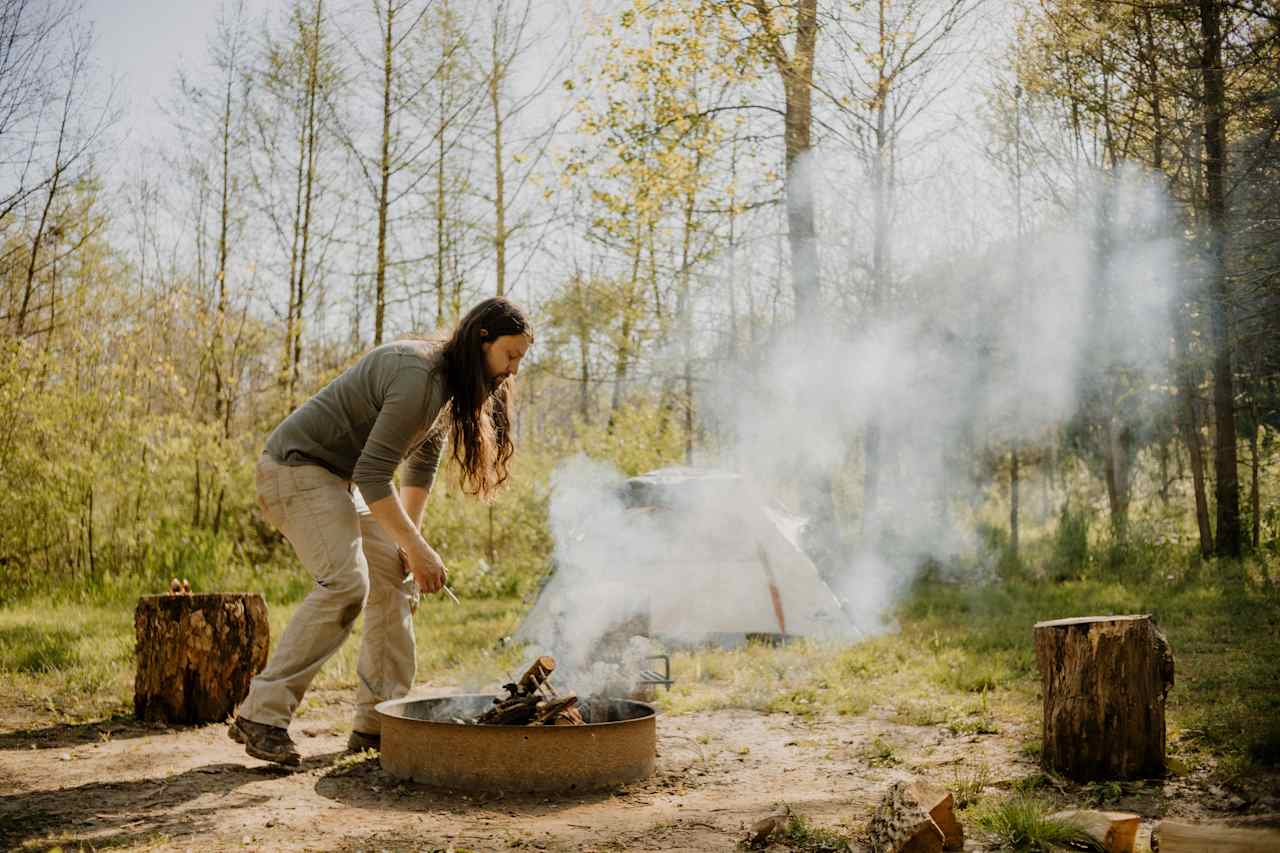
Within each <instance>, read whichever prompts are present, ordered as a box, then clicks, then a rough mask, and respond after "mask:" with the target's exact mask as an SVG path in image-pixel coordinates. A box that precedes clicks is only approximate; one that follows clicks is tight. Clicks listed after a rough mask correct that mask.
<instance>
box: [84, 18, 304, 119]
mask: <svg viewBox="0 0 1280 853" xmlns="http://www.w3.org/2000/svg"><path fill="white" fill-rule="evenodd" d="M285 2H286V0H245V9H246V11H247V12H248V15H249V18H250V20H260V19H261V18H262V16H263V14H264V13H266V12H268V11H271V10H274V9H275V8H277V7H281V6H283V5H285ZM221 5H222V4H221V3H220V2H218V0H84V18H85V20H87V21H91V22H92V23H93V28H94V36H95V41H96V44H95V54H96V56H97V58H98V62H99V63H100V66H101V69H102V71H103V72H105V73H106V74H108V75H111V76H113V77H115V78H116V79H117V80H118V87H119V88H118V90H117V91H118V97H119V101H120V106H121V108H123V110H124V116H123V121H122V122H121V124H120V126H121V128H123V129H124V132H125V134H126V135H127V139H128V141H130V142H133V143H135V144H145V143H148V142H150V141H151V140H152V139H153V138H155V137H156V136H157V135H163V134H164V133H165V132H166V130H167V124H168V122H167V120H166V119H165V116H164V114H163V112H162V111H161V110H160V109H159V108H158V106H157V101H159V100H162V99H163V98H164V97H166V95H167V94H168V93H169V92H170V91H172V88H173V83H174V77H175V75H176V74H177V71H178V68H179V67H180V66H181V65H182V64H184V63H187V64H192V65H196V66H200V65H203V64H204V63H205V61H206V57H207V55H208V39H209V36H210V35H211V34H212V33H213V31H214V26H215V23H216V21H217V14H218V10H219V9H220V8H221Z"/></svg>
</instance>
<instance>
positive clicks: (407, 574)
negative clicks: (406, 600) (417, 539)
mask: <svg viewBox="0 0 1280 853" xmlns="http://www.w3.org/2000/svg"><path fill="white" fill-rule="evenodd" d="M396 555H397V556H399V557H400V570H401V571H402V572H404V580H403V581H401V583H404V584H412V583H414V577H413V572H411V571H409V555H408V554H406V553H405V552H404V549H403V548H401V547H399V546H397V547H396ZM441 588H442V589H443V590H444V593H445V595H447V596H449V597H450V598H452V599H453V603H454V604H461V603H462V602H461V601H459V600H458V596H456V595H454V594H453V590H451V589H449V585H448V584H444V586H443V587H441Z"/></svg>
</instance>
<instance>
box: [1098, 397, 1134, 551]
mask: <svg viewBox="0 0 1280 853" xmlns="http://www.w3.org/2000/svg"><path fill="white" fill-rule="evenodd" d="M1105 431H1106V435H1105V436H1104V437H1103V466H1104V472H1103V474H1104V478H1105V480H1106V483H1107V504H1108V508H1109V510H1110V512H1111V532H1112V534H1113V535H1114V536H1115V539H1116V541H1117V542H1125V541H1127V539H1128V533H1129V492H1130V490H1129V467H1130V463H1129V458H1130V454H1131V453H1132V447H1133V436H1132V434H1131V433H1130V431H1129V429H1128V428H1127V427H1125V426H1123V425H1121V424H1118V423H1117V422H1116V419H1115V418H1114V417H1110V416H1108V417H1107V420H1106V425H1105Z"/></svg>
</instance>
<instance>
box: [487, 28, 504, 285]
mask: <svg viewBox="0 0 1280 853" xmlns="http://www.w3.org/2000/svg"><path fill="white" fill-rule="evenodd" d="M499 32H500V30H499V22H498V21H494V25H493V42H492V45H491V46H492V51H493V52H492V60H493V68H492V69H491V73H490V75H489V105H490V107H491V108H492V109H493V219H494V225H493V251H494V267H495V272H496V273H497V278H498V289H497V295H498V296H503V295H504V294H506V292H507V199H506V175H505V174H504V173H503V171H502V80H503V78H504V77H505V75H506V73H507V69H506V67H505V65H504V64H503V61H502V56H501V55H500V53H499V50H498V48H499V47H500V44H499V41H500V38H499Z"/></svg>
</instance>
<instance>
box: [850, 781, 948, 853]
mask: <svg viewBox="0 0 1280 853" xmlns="http://www.w3.org/2000/svg"><path fill="white" fill-rule="evenodd" d="M912 787H913V786H911V785H908V784H907V783H906V782H895V783H893V785H892V786H891V787H890V788H889V792H888V793H887V794H885V796H884V799H883V800H881V801H880V805H879V806H877V807H876V813H875V814H874V815H873V816H872V818H871V824H870V826H869V827H868V829H867V835H868V839H869V841H870V842H871V850H872V853H942V850H943V849H944V845H945V844H946V834H945V833H944V832H943V831H942V829H941V828H940V827H939V826H938V824H937V823H935V822H934V820H933V818H932V817H930V816H929V812H928V811H927V810H926V808H925V807H924V806H923V805H922V804H921V803H920V801H919V800H918V799H917V796H919V793H920V792H919V791H913V790H912Z"/></svg>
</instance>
